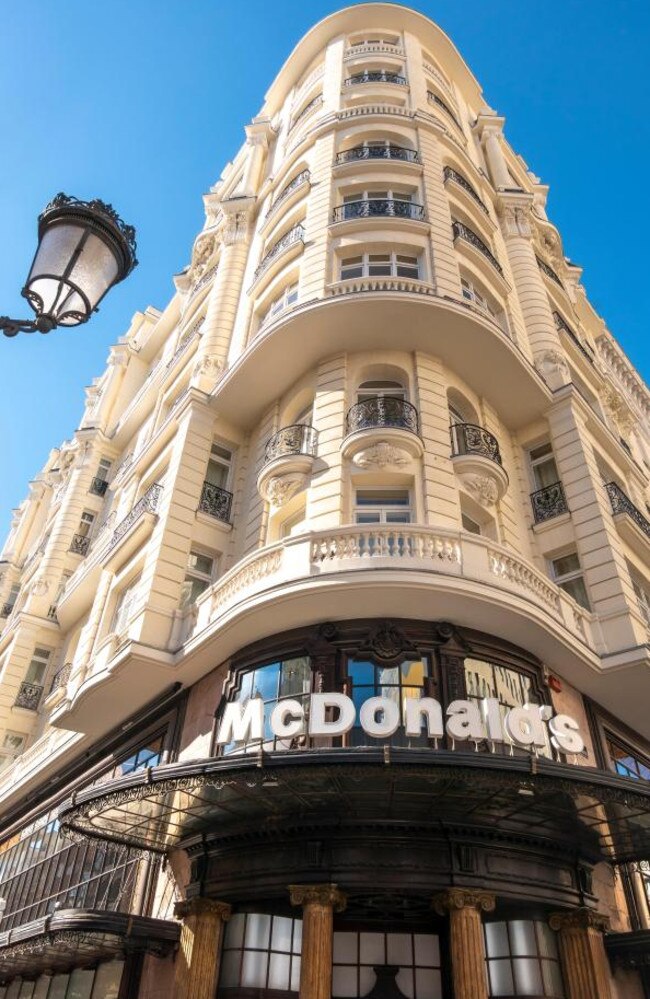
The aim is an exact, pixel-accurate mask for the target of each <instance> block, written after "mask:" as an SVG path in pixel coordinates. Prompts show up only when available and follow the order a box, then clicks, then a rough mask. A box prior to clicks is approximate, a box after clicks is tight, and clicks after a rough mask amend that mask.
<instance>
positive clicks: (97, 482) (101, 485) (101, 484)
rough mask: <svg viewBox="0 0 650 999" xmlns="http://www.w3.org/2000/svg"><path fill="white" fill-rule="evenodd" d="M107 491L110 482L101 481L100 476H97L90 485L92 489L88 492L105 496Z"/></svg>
mask: <svg viewBox="0 0 650 999" xmlns="http://www.w3.org/2000/svg"><path fill="white" fill-rule="evenodd" d="M107 489H108V481H107V480H106V479H100V478H99V476H98V475H95V476H94V477H93V480H92V482H91V483H90V489H89V490H88V492H89V493H94V494H95V496H105V495H106V490H107Z"/></svg>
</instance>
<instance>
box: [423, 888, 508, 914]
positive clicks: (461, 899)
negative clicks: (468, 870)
mask: <svg viewBox="0 0 650 999" xmlns="http://www.w3.org/2000/svg"><path fill="white" fill-rule="evenodd" d="M495 905H496V899H495V897H494V895H493V894H492V892H489V891H481V890H480V889H478V888H447V889H446V890H445V891H441V892H438V893H437V894H436V895H434V896H433V898H432V900H431V906H432V908H433V909H434V910H435V911H436V912H437V913H438V915H439V916H444V914H445V913H446V912H451V911H452V910H458V909H467V908H469V909H476V910H478V911H479V912H493V911H494V907H495Z"/></svg>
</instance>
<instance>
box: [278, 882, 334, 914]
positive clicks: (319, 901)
mask: <svg viewBox="0 0 650 999" xmlns="http://www.w3.org/2000/svg"><path fill="white" fill-rule="evenodd" d="M288 889H289V897H290V899H291V904H292V905H330V906H332V908H333V909H334V911H335V912H343V910H344V909H345V907H346V905H347V897H346V895H345V894H344V893H343V892H342V891H341V890H340V889H339V887H338V885H333V884H319V885H288Z"/></svg>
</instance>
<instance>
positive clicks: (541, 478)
mask: <svg viewBox="0 0 650 999" xmlns="http://www.w3.org/2000/svg"><path fill="white" fill-rule="evenodd" d="M528 455H529V459H530V465H531V468H532V471H533V478H534V480H535V488H536V489H546V487H547V486H554V485H555V483H556V482H559V481H560V476H559V474H558V470H557V465H556V464H555V458H554V457H553V448H552V447H551V445H550V444H540V445H539V446H538V447H534V448H531V449H530V451H529V452H528Z"/></svg>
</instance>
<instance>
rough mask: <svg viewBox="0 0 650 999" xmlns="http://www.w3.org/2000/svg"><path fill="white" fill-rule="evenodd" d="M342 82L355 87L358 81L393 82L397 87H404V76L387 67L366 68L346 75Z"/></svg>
mask: <svg viewBox="0 0 650 999" xmlns="http://www.w3.org/2000/svg"><path fill="white" fill-rule="evenodd" d="M343 82H344V85H345V86H346V87H356V86H357V84H359V83H394V84H397V86H399V87H405V86H406V77H405V76H400V74H399V73H393V72H392V70H389V69H366V70H364V71H363V73H354V75H353V76H348V78H347V79H346V80H344V81H343Z"/></svg>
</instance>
